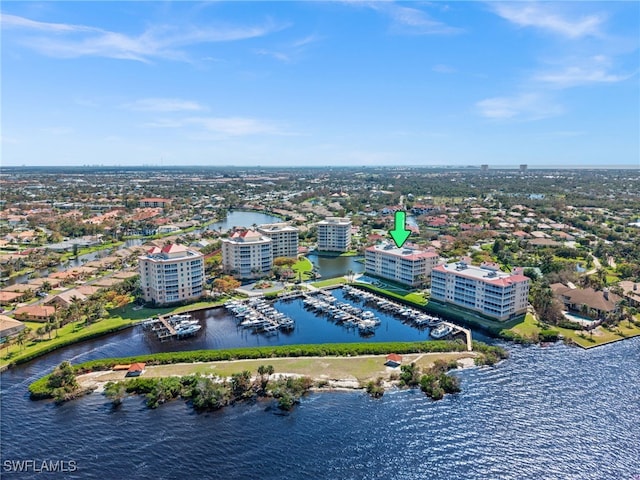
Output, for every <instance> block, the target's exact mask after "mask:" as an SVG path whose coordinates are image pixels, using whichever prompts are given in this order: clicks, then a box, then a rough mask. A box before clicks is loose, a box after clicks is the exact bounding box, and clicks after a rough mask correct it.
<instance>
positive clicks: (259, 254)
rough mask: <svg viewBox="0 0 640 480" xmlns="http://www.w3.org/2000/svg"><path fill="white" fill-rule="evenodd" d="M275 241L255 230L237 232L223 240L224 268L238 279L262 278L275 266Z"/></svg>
mask: <svg viewBox="0 0 640 480" xmlns="http://www.w3.org/2000/svg"><path fill="white" fill-rule="evenodd" d="M272 246H273V240H271V239H270V238H269V237H265V236H263V235H260V233H258V232H256V231H255V230H243V231H237V232H235V233H234V234H233V235H231V237H230V238H223V239H222V267H223V269H224V270H225V272H227V273H230V274H232V275H234V276H236V277H238V278H260V277H263V276H265V275H268V274H269V273H270V271H271V267H272V266H273V253H272V252H273V250H272Z"/></svg>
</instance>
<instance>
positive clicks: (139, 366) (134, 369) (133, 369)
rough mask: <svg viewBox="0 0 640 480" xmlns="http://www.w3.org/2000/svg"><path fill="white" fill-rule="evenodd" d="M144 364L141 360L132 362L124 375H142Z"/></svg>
mask: <svg viewBox="0 0 640 480" xmlns="http://www.w3.org/2000/svg"><path fill="white" fill-rule="evenodd" d="M145 366H146V364H145V363H143V362H139V363H132V364H131V366H130V367H129V370H127V374H126V375H125V376H126V377H139V376H140V375H142V374H143V373H144V367H145Z"/></svg>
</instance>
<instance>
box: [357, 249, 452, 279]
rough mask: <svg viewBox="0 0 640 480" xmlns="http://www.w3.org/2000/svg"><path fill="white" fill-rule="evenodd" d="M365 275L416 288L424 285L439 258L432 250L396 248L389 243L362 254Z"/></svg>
mask: <svg viewBox="0 0 640 480" xmlns="http://www.w3.org/2000/svg"><path fill="white" fill-rule="evenodd" d="M364 259H365V263H364V268H365V273H370V274H372V275H377V276H379V277H382V278H387V279H389V280H393V281H394V282H398V283H402V284H404V285H409V286H411V287H416V286H418V285H421V284H423V283H425V281H426V280H427V279H428V278H429V276H430V274H431V270H432V269H433V268H434V267H435V266H436V265H437V264H438V261H439V260H440V256H439V255H438V254H437V253H436V252H435V251H434V250H420V249H417V248H409V247H404V248H397V247H396V246H395V245H393V244H391V243H382V244H379V245H374V246H372V247H369V248H367V249H366V250H365V253H364Z"/></svg>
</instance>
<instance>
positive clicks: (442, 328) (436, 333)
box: [429, 323, 453, 339]
mask: <svg viewBox="0 0 640 480" xmlns="http://www.w3.org/2000/svg"><path fill="white" fill-rule="evenodd" d="M452 331H453V329H452V328H451V327H450V326H449V325H446V324H444V323H443V324H440V325H439V326H437V327H436V328H434V329H433V330H431V332H430V333H429V335H431V336H432V337H433V338H436V339H437V338H443V337H446V336H447V335H449V334H450V333H451V332H452Z"/></svg>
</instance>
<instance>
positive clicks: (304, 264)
mask: <svg viewBox="0 0 640 480" xmlns="http://www.w3.org/2000/svg"><path fill="white" fill-rule="evenodd" d="M291 269H292V270H293V271H294V272H295V274H296V276H295V278H296V279H298V278H300V277H299V274H300V273H302V281H303V282H305V281H307V280H311V278H312V275H311V271H312V270H313V263H311V260H309V259H308V258H307V257H300V260H298V261H297V262H296V263H294V264H293V266H292V267H291Z"/></svg>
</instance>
